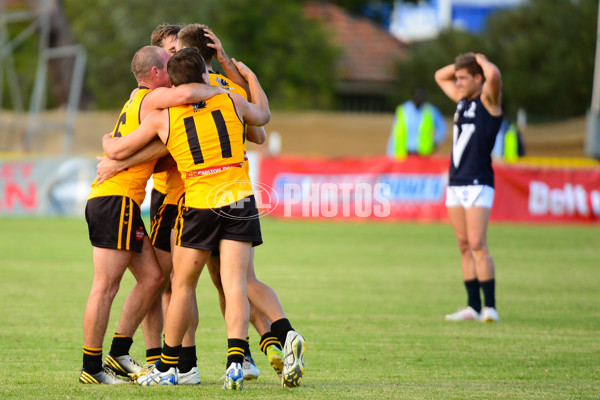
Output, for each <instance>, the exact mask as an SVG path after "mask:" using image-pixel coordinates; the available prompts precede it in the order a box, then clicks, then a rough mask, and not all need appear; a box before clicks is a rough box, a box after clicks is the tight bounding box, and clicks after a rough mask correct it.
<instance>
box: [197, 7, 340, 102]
mask: <svg viewBox="0 0 600 400" xmlns="http://www.w3.org/2000/svg"><path fill="white" fill-rule="evenodd" d="M223 9H226V10H228V11H227V12H223V11H222V10H223ZM212 11H213V12H212V13H211V14H210V17H209V18H208V20H209V21H210V26H211V28H213V29H214V30H215V32H216V33H217V34H219V35H220V36H222V37H223V42H224V45H226V47H225V49H226V50H227V52H228V54H229V55H230V56H232V57H235V58H236V59H239V60H241V61H244V62H245V63H246V64H247V65H248V66H249V67H250V68H252V69H253V70H254V72H255V73H256V74H257V76H258V77H259V79H260V82H261V85H262V87H263V89H264V90H265V92H266V93H267V95H268V96H269V101H270V103H271V104H273V105H274V106H275V107H277V108H281V109H306V108H308V109H318V108H323V107H329V106H331V104H332V99H333V97H332V95H333V88H334V83H335V74H334V69H333V65H334V61H335V59H336V57H337V55H338V53H337V52H336V51H335V50H334V49H333V48H332V47H331V46H330V45H329V44H328V43H329V41H328V40H327V35H326V32H325V31H324V29H323V28H322V27H321V25H320V24H319V23H317V22H315V21H310V20H307V19H306V18H305V16H304V13H303V7H302V4H301V3H300V2H276V1H273V0H222V1H221V2H220V3H219V7H218V8H215V9H213V10H212Z"/></svg>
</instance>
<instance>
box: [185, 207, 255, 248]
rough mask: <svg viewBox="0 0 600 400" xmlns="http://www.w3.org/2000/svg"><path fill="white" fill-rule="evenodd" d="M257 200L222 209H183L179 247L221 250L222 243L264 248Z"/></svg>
mask: <svg viewBox="0 0 600 400" xmlns="http://www.w3.org/2000/svg"><path fill="white" fill-rule="evenodd" d="M258 217H259V214H258V209H257V208H256V202H255V200H254V196H249V197H246V198H244V199H242V200H240V201H238V202H237V203H233V204H230V205H227V206H225V207H222V208H216V209H210V208H206V209H204V208H191V207H183V208H182V209H181V211H180V213H179V215H178V216H177V221H176V223H175V230H176V231H177V232H176V233H177V237H176V240H175V243H176V244H177V245H178V246H182V247H190V248H193V249H199V250H218V249H219V242H220V241H221V239H228V240H235V241H238V242H251V243H252V246H258V245H260V244H262V235H261V232H260V220H259V218H258Z"/></svg>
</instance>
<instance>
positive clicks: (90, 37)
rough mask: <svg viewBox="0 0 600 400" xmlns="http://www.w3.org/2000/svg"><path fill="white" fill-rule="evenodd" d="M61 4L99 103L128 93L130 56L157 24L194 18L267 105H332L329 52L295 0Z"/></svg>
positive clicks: (113, 102)
mask: <svg viewBox="0 0 600 400" xmlns="http://www.w3.org/2000/svg"><path fill="white" fill-rule="evenodd" d="M66 6H67V13H68V15H69V19H70V21H71V24H72V29H73V31H74V32H75V35H76V37H77V39H78V41H80V42H81V43H82V44H83V45H84V46H85V47H86V48H87V49H88V52H89V61H88V74H87V84H88V86H89V88H90V89H91V90H92V92H93V93H94V95H95V97H96V100H97V104H98V107H99V108H116V107H119V106H120V104H119V103H120V102H121V101H122V100H123V99H126V98H127V96H128V95H129V93H130V91H131V89H132V88H133V87H134V86H135V80H134V79H133V77H132V75H131V73H130V64H131V58H132V56H133V54H134V53H135V51H136V50H138V49H139V48H140V47H141V46H143V45H146V44H149V42H150V34H151V32H152V31H153V30H154V28H155V27H156V26H157V25H158V24H161V23H173V24H188V23H195V22H199V23H205V24H207V25H209V26H210V27H211V28H212V29H213V30H214V31H215V33H216V34H217V35H218V36H219V38H220V39H221V41H222V42H223V45H224V47H225V50H226V51H227V53H228V54H229V55H230V56H231V57H234V58H237V59H239V60H241V61H244V62H245V63H246V64H247V65H249V66H250V67H251V68H252V69H253V70H254V71H255V72H256V74H257V76H258V77H259V79H260V80H261V84H262V85H263V88H264V89H265V91H266V93H267V95H268V96H269V99H270V104H271V106H272V107H273V108H286V109H298V108H320V107H327V106H329V105H330V104H331V99H332V93H333V85H334V79H332V77H333V68H332V66H333V62H334V59H335V56H336V52H335V51H333V50H332V49H331V48H330V46H329V45H327V39H326V35H325V32H324V31H323V30H322V28H320V26H319V25H318V24H316V23H314V22H311V21H307V20H306V18H305V17H304V15H303V12H302V6H301V4H300V3H296V2H278V1H276V0H259V1H248V0H245V1H232V0H223V1H218V0H205V1H202V2H196V3H194V4H193V5H192V4H190V3H189V2H183V1H170V2H165V1H161V2H153V4H152V6H149V4H148V2H147V1H142V0H129V1H126V2H123V1H117V0H99V1H97V2H95V4H94V5H93V6H90V4H89V3H86V2H81V1H77V0H66ZM225 10H226V11H225ZM100 13H102V16H103V17H102V18H98V15H99V14H100Z"/></svg>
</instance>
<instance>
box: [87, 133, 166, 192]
mask: <svg viewBox="0 0 600 400" xmlns="http://www.w3.org/2000/svg"><path fill="white" fill-rule="evenodd" d="M109 139H110V138H109ZM167 154H169V151H168V150H167V147H166V146H165V145H164V143H163V142H162V141H161V140H160V139H158V138H156V139H153V140H152V141H150V143H148V144H147V145H146V146H144V147H142V148H141V149H139V150H138V151H136V152H135V153H134V154H132V155H131V156H129V157H127V158H125V159H124V160H113V159H112V158H110V157H96V158H97V159H98V161H100V162H99V163H98V165H96V170H97V171H98V177H97V180H96V184H97V185H99V184H101V183H102V182H104V181H105V180H107V179H110V178H112V177H113V176H115V175H116V174H118V173H119V172H121V171H123V170H124V169H127V168H130V167H133V166H136V165H139V164H143V163H145V162H148V161H152V160H155V159H157V158H161V157H163V156H165V155H167Z"/></svg>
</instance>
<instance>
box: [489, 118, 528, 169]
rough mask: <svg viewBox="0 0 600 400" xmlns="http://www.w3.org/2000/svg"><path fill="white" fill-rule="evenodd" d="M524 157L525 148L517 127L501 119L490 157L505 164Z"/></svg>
mask: <svg viewBox="0 0 600 400" xmlns="http://www.w3.org/2000/svg"><path fill="white" fill-rule="evenodd" d="M524 155H525V146H524V145H523V140H522V138H521V133H520V132H519V129H518V128H517V125H516V124H515V123H510V122H508V121H507V120H506V119H503V120H502V124H501V125H500V129H499V130H498V135H497V136H496V142H495V143H494V148H493V149H492V157H494V158H501V159H503V160H504V161H506V162H515V161H517V160H518V159H519V157H522V156H524Z"/></svg>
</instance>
